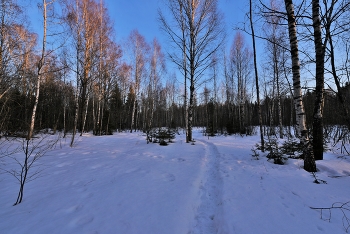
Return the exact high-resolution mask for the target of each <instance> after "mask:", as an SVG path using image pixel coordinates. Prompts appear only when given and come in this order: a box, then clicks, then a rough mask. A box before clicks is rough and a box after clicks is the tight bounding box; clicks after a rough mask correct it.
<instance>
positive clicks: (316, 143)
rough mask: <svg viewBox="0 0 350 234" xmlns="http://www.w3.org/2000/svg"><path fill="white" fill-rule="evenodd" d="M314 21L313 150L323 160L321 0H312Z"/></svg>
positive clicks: (323, 51) (323, 52) (316, 157)
mask: <svg viewBox="0 0 350 234" xmlns="http://www.w3.org/2000/svg"><path fill="white" fill-rule="evenodd" d="M312 21H313V24H312V25H313V28H314V42H315V51H316V89H315V94H316V97H315V106H314V113H313V150H314V155H315V160H323V113H322V112H323V110H322V109H323V101H324V100H323V99H324V97H323V90H324V54H325V50H324V46H323V43H322V31H321V30H322V29H321V19H320V3H319V0H312Z"/></svg>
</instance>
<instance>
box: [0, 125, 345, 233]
mask: <svg viewBox="0 0 350 234" xmlns="http://www.w3.org/2000/svg"><path fill="white" fill-rule="evenodd" d="M194 139H195V144H194V145H191V144H187V143H185V137H184V135H183V134H181V135H177V137H176V139H175V142H174V143H172V144H170V145H169V146H159V145H158V144H147V143H146V140H145V136H143V135H142V134H141V133H139V132H137V133H116V134H115V135H113V136H102V137H96V136H91V135H89V134H87V135H85V136H83V137H79V138H78V139H77V143H76V144H75V146H74V147H73V148H70V147H69V140H70V139H69V138H68V139H62V141H61V142H60V144H59V145H58V147H56V149H54V150H51V151H50V152H48V154H47V155H46V156H45V157H43V158H41V159H40V161H39V162H38V167H37V168H38V169H40V170H41V169H44V170H43V171H42V172H41V174H40V177H39V178H37V179H35V180H33V181H32V182H30V183H28V184H26V187H25V191H24V200H23V202H22V203H21V204H20V205H17V206H12V204H13V203H14V201H15V199H16V196H17V192H18V188H19V185H18V184H17V183H16V180H15V179H14V178H13V177H11V176H10V175H9V174H6V173H5V174H4V173H1V174H0V233H11V234H12V233H14V234H22V233H23V234H25V233H35V234H44V233H45V234H46V233H57V234H60V233H64V234H69V233H78V234H79V233H100V234H103V233H107V234H108V233H123V234H124V233H126V234H128V233H137V234H138V233H152V234H154V233H156V234H157V233H159V234H163V233H167V234H172V233H174V234H177V233H179V234H181V233H184V234H188V233H193V234H212V233H228V234H230V233H238V234H247V233H248V234H249V233H253V234H255V233H256V234H261V233H266V234H274V233H276V234H277V233H287V234H288V233H291V234H292V233H298V234H299V233H307V234H309V233H325V234H326V233H346V232H345V229H344V226H343V221H344V219H343V214H342V213H341V211H339V210H334V211H332V216H331V220H330V221H325V220H322V219H321V218H320V217H321V216H320V212H319V211H317V210H312V209H311V208H310V207H330V206H331V205H332V204H333V203H334V202H342V203H344V202H347V201H350V196H349V194H350V186H348V185H349V184H350V160H349V158H346V157H341V158H338V157H337V155H335V154H334V153H332V152H327V153H326V154H325V160H323V161H322V162H318V166H317V167H318V168H319V170H320V171H319V172H318V173H317V176H318V178H319V179H322V180H325V181H327V184H315V183H313V180H314V178H313V177H312V175H311V174H310V173H307V172H306V171H304V170H303V169H302V168H301V167H302V164H303V162H302V161H300V160H292V159H290V160H288V162H287V165H283V166H281V165H275V164H273V163H272V162H268V161H267V160H266V158H265V157H260V160H255V159H253V157H252V156H251V155H252V151H251V149H252V147H253V146H254V145H255V144H256V143H257V142H258V141H259V138H258V136H251V137H241V136H227V137H225V136H218V137H214V138H209V139H208V138H207V137H205V136H203V135H202V133H201V132H200V130H196V131H195V132H194ZM15 156H16V157H17V158H18V159H19V160H20V159H21V157H23V155H21V154H20V153H18V154H17V155H15ZM0 167H6V169H7V170H10V169H11V168H13V169H17V170H18V169H19V168H18V164H17V163H16V161H14V160H13V159H11V158H5V159H4V160H2V161H1V162H0ZM326 215H328V213H327V214H324V216H323V218H324V219H325V218H329V216H326ZM349 216H350V214H349ZM349 218H350V217H349Z"/></svg>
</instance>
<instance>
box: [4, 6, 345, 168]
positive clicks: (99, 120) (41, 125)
mask: <svg viewBox="0 0 350 234" xmlns="http://www.w3.org/2000/svg"><path fill="white" fill-rule="evenodd" d="M217 4H218V1H217V0H205V1H198V0H168V1H164V9H162V10H159V14H158V16H155V17H157V18H158V20H159V26H160V27H161V30H162V31H163V33H164V35H166V36H167V37H168V38H169V41H170V42H169V43H170V45H171V47H170V48H171V49H167V50H166V51H165V50H164V49H163V47H162V45H160V43H159V41H158V40H157V39H156V38H155V39H154V40H153V41H146V39H145V37H144V36H143V35H141V34H140V33H139V32H138V30H137V29H135V30H133V31H132V32H130V35H129V37H128V38H127V40H126V43H121V42H118V41H116V40H115V39H114V38H115V36H114V33H115V32H114V30H113V22H112V21H111V19H110V16H109V15H110V14H111V13H112V12H113V9H107V8H106V6H105V4H104V3H103V1H97V0H81V1H74V0H57V1H55V0H51V1H48V0H43V1H39V4H38V7H39V8H40V10H41V12H42V27H41V28H40V30H41V31H40V32H35V31H31V30H30V28H31V27H29V22H28V21H27V20H26V19H27V16H26V15H25V13H24V11H23V7H24V6H23V5H21V2H19V1H16V0H1V12H0V14H1V18H0V20H1V22H0V27H1V29H0V60H1V61H0V103H1V105H0V106H1V109H0V135H1V137H13V136H16V137H23V138H26V139H27V140H30V139H31V138H32V137H33V136H34V135H35V134H36V133H38V132H42V131H44V132H45V131H46V132H48V131H50V132H51V131H52V132H53V133H56V132H61V133H62V137H65V136H66V135H67V134H69V135H71V136H72V138H71V145H73V142H74V136H75V135H76V134H83V133H84V132H90V131H91V132H92V133H93V134H94V135H96V136H100V135H109V134H113V133H114V132H121V131H131V132H133V131H143V132H148V131H150V130H151V129H153V128H158V127H169V128H183V129H186V132H187V142H190V141H192V128H193V126H201V127H206V132H207V134H209V135H216V134H241V135H249V134H253V132H252V129H253V126H260V132H261V133H260V134H261V142H260V144H261V148H262V150H264V141H266V140H264V139H265V138H266V136H268V135H276V136H278V137H280V138H283V137H288V136H291V135H292V134H294V132H295V133H297V136H298V137H299V139H300V142H301V143H302V144H303V147H304V151H305V152H304V157H305V161H306V163H308V164H307V165H309V166H307V165H306V166H305V170H308V171H315V169H316V168H315V166H314V164H315V163H314V160H315V159H316V160H319V159H322V158H323V156H322V155H323V145H324V144H325V141H327V137H329V136H328V135H327V133H328V132H329V131H330V130H329V129H331V128H332V129H333V128H338V129H339V133H338V135H337V136H339V137H338V138H337V140H340V141H342V140H344V141H346V139H349V138H348V134H349V133H348V132H349V129H350V118H349V108H350V102H349V98H350V71H349V67H350V66H349V62H350V61H349V56H350V44H349V36H350V35H349V27H350V26H349V25H350V24H349V12H350V11H349V7H350V1H348V0H325V1H318V0H313V1H295V2H293V1H292V0H285V1H278V0H269V1H259V2H258V1H255V2H252V1H251V0H250V1H249V6H250V11H249V12H248V11H247V15H246V19H244V20H242V23H241V24H239V25H235V27H234V28H232V29H229V30H235V31H236V32H235V36H234V38H233V40H232V41H231V42H229V43H226V41H227V40H226V31H225V30H226V28H225V27H224V23H225V22H224V20H223V17H222V15H221V14H220V11H219V9H218V7H217ZM254 29H255V30H256V31H254ZM250 40H252V42H251V41H250ZM255 40H259V46H260V47H261V48H263V51H264V52H263V54H258V55H257V54H256V48H255V47H256V45H255ZM163 46H164V45H163ZM166 48H169V46H168V47H166ZM257 56H261V57H260V58H258V60H257ZM167 61H168V62H169V61H170V62H171V63H173V64H175V65H176V66H177V67H178V71H176V72H174V71H169V69H167V64H168V63H167ZM258 61H259V63H258ZM294 130H295V131H294ZM334 138H335V137H334Z"/></svg>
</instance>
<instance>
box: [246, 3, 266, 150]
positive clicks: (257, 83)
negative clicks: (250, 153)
mask: <svg viewBox="0 0 350 234" xmlns="http://www.w3.org/2000/svg"><path fill="white" fill-rule="evenodd" d="M249 6H250V10H249V14H250V27H251V30H252V40H253V55H254V74H255V86H256V101H257V105H258V115H259V116H258V118H259V127H260V142H261V151H262V152H264V150H265V142H264V133H263V128H262V116H261V106H260V91H259V76H258V65H257V62H256V47H255V34H254V25H253V9H252V0H250V1H249Z"/></svg>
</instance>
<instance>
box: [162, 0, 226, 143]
mask: <svg viewBox="0 0 350 234" xmlns="http://www.w3.org/2000/svg"><path fill="white" fill-rule="evenodd" d="M217 4H218V1H217V0H204V1H199V0H169V8H170V11H171V10H172V9H173V8H172V7H175V9H179V10H177V11H173V12H172V15H171V17H172V18H173V20H174V21H175V22H177V23H176V24H175V25H171V24H170V23H168V21H167V20H166V18H165V16H164V14H163V13H162V12H161V11H160V21H161V24H162V27H163V29H164V31H165V32H166V34H167V35H168V36H169V38H170V39H171V41H172V42H173V44H174V47H175V48H176V49H177V50H178V51H180V52H181V53H180V54H181V56H180V57H178V58H179V59H173V61H174V62H175V63H177V64H178V65H180V67H182V68H183V69H185V70H186V72H188V79H189V87H190V93H189V106H188V127H187V142H189V141H192V125H193V111H194V102H195V97H194V94H195V89H196V88H197V86H198V84H199V81H200V79H201V77H202V75H203V73H204V72H205V71H206V70H207V68H209V67H210V66H211V63H212V60H211V56H212V54H214V53H215V52H216V51H217V50H218V49H219V48H220V46H221V45H222V43H223V41H224V38H225V31H224V28H223V22H222V17H221V16H220V14H219V12H218V10H217ZM181 29H183V30H181ZM183 36H184V37H183ZM184 41H185V42H184ZM184 57H186V63H185V64H186V65H185V66H184V59H183V58H184Z"/></svg>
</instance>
